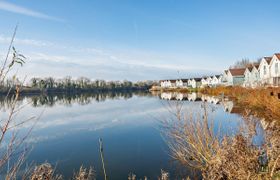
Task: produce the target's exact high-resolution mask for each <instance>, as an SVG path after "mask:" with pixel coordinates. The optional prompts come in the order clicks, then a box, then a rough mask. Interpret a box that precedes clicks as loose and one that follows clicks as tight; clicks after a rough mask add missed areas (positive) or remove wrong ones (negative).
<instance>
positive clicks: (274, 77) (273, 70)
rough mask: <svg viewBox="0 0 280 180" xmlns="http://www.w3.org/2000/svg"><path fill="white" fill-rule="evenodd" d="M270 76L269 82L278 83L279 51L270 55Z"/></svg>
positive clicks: (279, 78) (279, 82) (279, 75)
mask: <svg viewBox="0 0 280 180" xmlns="http://www.w3.org/2000/svg"><path fill="white" fill-rule="evenodd" d="M270 76H271V81H270V82H271V83H272V85H274V86H279V85H280V53H276V54H274V55H273V56H272V59H271V62H270Z"/></svg>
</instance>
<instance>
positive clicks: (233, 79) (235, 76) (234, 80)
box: [227, 68, 246, 86]
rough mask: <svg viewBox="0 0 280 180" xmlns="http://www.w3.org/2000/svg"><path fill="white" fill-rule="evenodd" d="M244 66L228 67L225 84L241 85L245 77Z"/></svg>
mask: <svg viewBox="0 0 280 180" xmlns="http://www.w3.org/2000/svg"><path fill="white" fill-rule="evenodd" d="M245 70H246V69H245V68H236V69H229V70H228V73H227V80H228V81H227V85H229V86H236V85H240V86H241V85H243V83H244V79H245V75H244V73H245Z"/></svg>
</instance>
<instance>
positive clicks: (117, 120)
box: [0, 92, 262, 179]
mask: <svg viewBox="0 0 280 180" xmlns="http://www.w3.org/2000/svg"><path fill="white" fill-rule="evenodd" d="M10 100H11V99H9V98H6V99H5V98H2V99H1V98H0V103H1V107H8V106H9V105H8V104H9V103H8V102H9V101H10ZM201 101H204V102H209V104H210V105H211V107H214V109H215V112H211V113H213V114H215V123H216V126H215V127H219V124H221V125H222V126H221V127H222V131H223V132H224V133H229V132H231V130H232V131H233V132H234V131H236V129H237V128H238V127H239V125H240V124H242V123H244V121H243V119H242V118H241V117H240V116H239V115H237V114H238V110H236V109H238V107H236V105H235V104H234V102H233V101H230V100H229V99H225V98H223V99H222V98H221V97H211V96H205V95H202V94H199V93H190V94H184V93H162V94H150V93H147V92H133V93H132V92H129V93H113V92H110V93H101V94H100V93H99V94H55V95H48V96H46V95H41V96H26V97H21V98H20V102H19V103H21V104H24V103H26V102H30V105H29V106H28V107H27V108H26V109H24V110H23V111H22V113H21V115H20V117H21V118H28V116H29V115H38V114H40V113H41V112H42V111H44V112H45V113H44V115H43V116H42V117H41V118H40V121H39V122H38V123H37V124H36V127H35V128H34V130H33V132H32V136H31V138H30V139H29V141H28V142H29V143H30V144H32V146H34V149H33V150H32V152H31V154H30V155H29V157H28V162H34V161H35V162H36V163H42V162H45V161H46V160H47V161H48V162H50V163H52V164H54V165H55V164H57V170H58V171H59V172H60V173H63V174H64V175H65V176H66V177H70V176H71V175H72V172H73V169H78V168H79V166H80V165H82V164H83V165H85V166H89V165H94V166H95V167H96V169H97V172H98V175H99V176H98V179H100V178H102V167H101V166H100V165H101V164H100V163H99V162H100V159H99V153H98V138H99V137H102V138H103V140H104V143H105V147H104V151H105V158H106V161H107V164H108V173H109V175H110V177H114V179H127V175H128V173H129V172H134V173H136V174H137V175H138V177H144V176H148V177H150V178H153V179H155V178H156V177H157V176H158V175H159V174H160V169H164V170H166V171H169V172H170V173H171V176H173V177H174V176H175V174H177V170H175V169H174V168H173V167H172V166H171V164H170V161H171V160H172V159H171V158H170V156H169V154H168V152H167V147H166V144H165V142H164V140H163V139H162V136H161V134H160V132H159V131H158V125H159V124H158V119H156V118H154V117H158V118H161V117H165V118H169V117H170V111H168V110H167V109H166V106H165V105H168V104H170V103H174V104H176V103H177V102H181V103H183V104H184V106H185V107H186V108H192V109H193V110H203V109H201ZM228 112H229V113H228ZM230 113H233V114H230ZM235 113H236V114H235ZM245 123H246V122H245ZM257 126H258V125H257ZM255 127H256V126H255ZM259 129H261V128H259ZM259 129H257V130H256V131H258V132H257V133H256V134H261V132H262V131H261V130H259ZM259 139H260V138H259ZM175 171H176V173H175ZM188 173H189V172H186V173H185V174H188ZM185 174H184V175H185Z"/></svg>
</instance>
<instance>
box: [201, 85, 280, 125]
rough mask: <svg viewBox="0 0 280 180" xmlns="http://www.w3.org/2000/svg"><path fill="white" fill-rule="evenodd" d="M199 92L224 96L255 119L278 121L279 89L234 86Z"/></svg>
mask: <svg viewBox="0 0 280 180" xmlns="http://www.w3.org/2000/svg"><path fill="white" fill-rule="evenodd" d="M201 92H202V93H204V94H209V95H221V94H224V95H225V96H228V97H229V98H232V99H234V100H235V102H236V103H237V105H240V106H242V107H244V110H245V109H246V110H249V111H250V112H251V114H253V115H255V116H257V117H261V118H265V119H266V120H268V121H274V120H277V121H280V111H279V109H280V99H278V93H280V88H256V89H251V88H243V87H239V86H236V87H217V88H206V89H203V90H202V91H201ZM272 93H273V95H272Z"/></svg>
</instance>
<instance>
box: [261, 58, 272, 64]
mask: <svg viewBox="0 0 280 180" xmlns="http://www.w3.org/2000/svg"><path fill="white" fill-rule="evenodd" d="M263 58H264V59H265V60H266V62H267V64H270V62H271V60H272V57H263Z"/></svg>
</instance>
